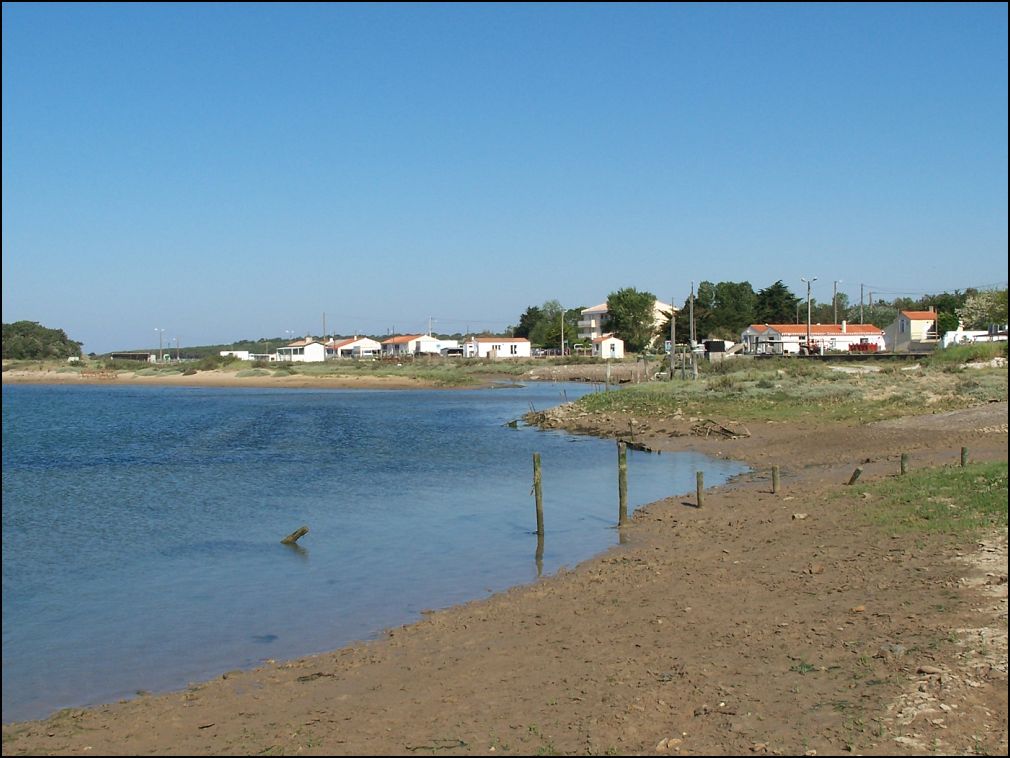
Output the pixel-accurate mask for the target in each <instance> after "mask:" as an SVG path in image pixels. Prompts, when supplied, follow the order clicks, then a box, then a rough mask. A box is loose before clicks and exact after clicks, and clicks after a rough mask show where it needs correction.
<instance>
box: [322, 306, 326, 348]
mask: <svg viewBox="0 0 1010 758" xmlns="http://www.w3.org/2000/svg"><path fill="white" fill-rule="evenodd" d="M323 341H324V342H325V341H326V311H323Z"/></svg>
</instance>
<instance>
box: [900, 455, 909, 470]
mask: <svg viewBox="0 0 1010 758" xmlns="http://www.w3.org/2000/svg"><path fill="white" fill-rule="evenodd" d="M907 473H908V453H902V454H901V475H902V476H904V475H905V474H907Z"/></svg>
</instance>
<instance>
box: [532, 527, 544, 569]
mask: <svg viewBox="0 0 1010 758" xmlns="http://www.w3.org/2000/svg"><path fill="white" fill-rule="evenodd" d="M533 560H534V561H535V562H536V564H537V577H538V578H539V577H541V576H543V574H544V535H542V534H538V535H537V552H536V553H535V554H534V556H533Z"/></svg>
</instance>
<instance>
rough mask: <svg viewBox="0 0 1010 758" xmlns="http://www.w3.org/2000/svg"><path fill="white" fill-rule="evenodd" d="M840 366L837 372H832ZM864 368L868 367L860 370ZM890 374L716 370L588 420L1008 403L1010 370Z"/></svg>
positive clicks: (639, 391)
mask: <svg viewBox="0 0 1010 758" xmlns="http://www.w3.org/2000/svg"><path fill="white" fill-rule="evenodd" d="M832 365H835V366H837V365H838V364H832ZM853 365H854V366H859V365H862V366H865V365H866V364H853ZM887 368H888V370H883V371H877V372H873V373H846V372H843V371H837V370H833V369H832V368H831V367H829V366H827V365H825V364H824V363H822V362H820V361H805V360H802V359H792V360H788V359H785V360H778V361H763V360H762V361H752V360H734V361H724V362H722V363H720V364H715V366H713V367H712V368H711V369H708V370H706V371H705V372H703V373H702V375H701V377H700V378H699V379H698V380H697V381H693V380H690V379H687V380H684V379H680V378H679V377H678V378H676V379H674V380H672V381H660V382H649V383H646V384H635V385H628V386H625V387H622V388H620V389H617V390H614V391H610V392H597V393H593V394H590V395H587V396H586V397H584V398H583V399H582V400H580V401H579V404H580V405H581V406H582V408H583V409H584V410H586V411H589V412H594V413H605V412H620V413H627V414H632V415H639V416H649V417H661V416H673V415H678V414H679V415H684V416H691V417H712V418H723V419H732V420H737V421H778V422H798V421H802V422H808V423H818V422H831V423H838V422H842V423H853V424H858V423H867V422H871V421H880V420H883V419H889V418H896V417H900V416H907V415H915V414H922V413H934V412H940V411H948V410H955V409H958V408H965V407H970V406H973V405H979V404H981V403H986V402H992V401H998V400H1006V398H1007V370H1006V369H1005V368H986V369H957V370H956V371H951V370H950V369H949V366H948V365H947V364H945V365H944V366H941V367H940V368H929V367H917V368H915V369H914V370H902V369H908V368H911V367H909V366H908V365H907V364H903V365H892V364H887Z"/></svg>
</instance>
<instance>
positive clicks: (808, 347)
mask: <svg viewBox="0 0 1010 758" xmlns="http://www.w3.org/2000/svg"><path fill="white" fill-rule="evenodd" d="M800 281H801V282H805V283H806V285H807V355H810V285H811V284H813V283H814V282H816V281H817V277H816V276H815V277H813V278H812V279H804V278H803V277H800Z"/></svg>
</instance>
